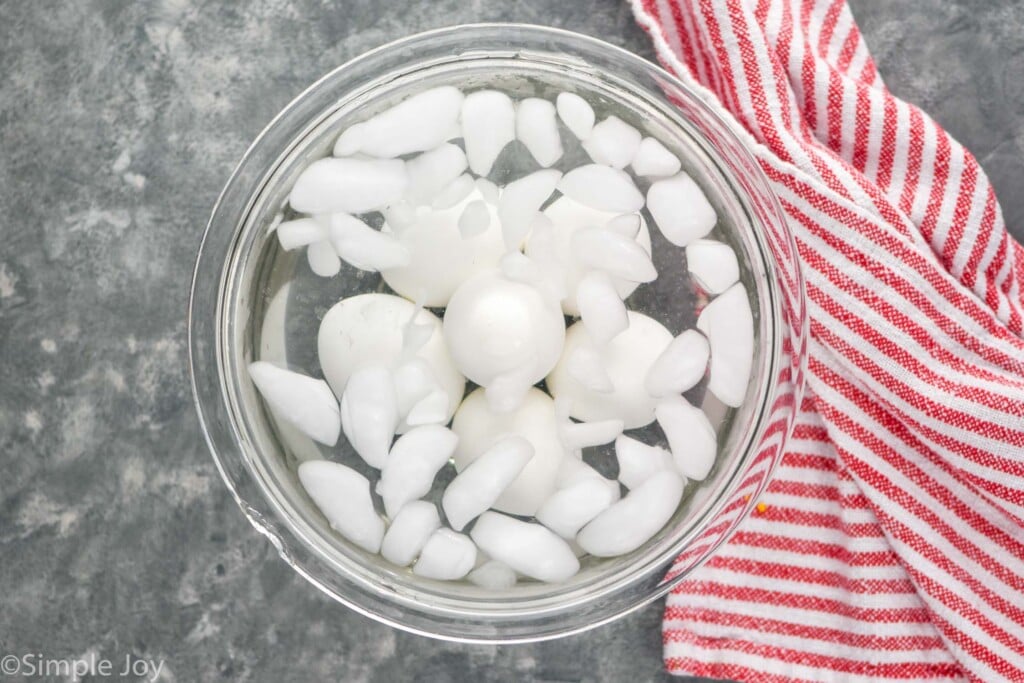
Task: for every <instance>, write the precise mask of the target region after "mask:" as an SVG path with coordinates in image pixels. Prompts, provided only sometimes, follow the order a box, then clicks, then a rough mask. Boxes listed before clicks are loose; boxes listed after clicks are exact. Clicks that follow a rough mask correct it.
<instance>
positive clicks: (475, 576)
mask: <svg viewBox="0 0 1024 683" xmlns="http://www.w3.org/2000/svg"><path fill="white" fill-rule="evenodd" d="M466 578H467V579H468V580H469V582H470V583H472V584H475V585H477V586H480V587H481V588H486V589H488V590H492V591H500V590H508V589H509V588H511V587H512V586H514V585H516V573H515V571H514V570H513V569H512V568H511V567H509V566H508V565H507V564H504V563H502V562H498V561H497V560H488V561H487V562H484V563H483V564H482V565H480V566H479V567H477V568H476V569H474V570H473V571H471V572H470V573H469V576H467V577H466Z"/></svg>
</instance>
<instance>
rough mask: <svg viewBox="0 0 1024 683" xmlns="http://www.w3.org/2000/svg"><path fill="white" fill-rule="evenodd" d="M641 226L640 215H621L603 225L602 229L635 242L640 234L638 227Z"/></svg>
mask: <svg viewBox="0 0 1024 683" xmlns="http://www.w3.org/2000/svg"><path fill="white" fill-rule="evenodd" d="M642 225H643V221H641V220H640V214H638V213H622V214H619V215H618V216H615V217H614V218H612V219H611V220H609V221H608V222H607V223H605V224H604V227H605V228H607V229H608V230H611V231H612V232H617V233H619V234H620V235H622V236H623V237H628V238H629V239H631V240H635V239H636V238H637V236H638V235H639V234H640V227H641V226H642Z"/></svg>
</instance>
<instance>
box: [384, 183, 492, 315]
mask: <svg viewBox="0 0 1024 683" xmlns="http://www.w3.org/2000/svg"><path fill="white" fill-rule="evenodd" d="M482 197H483V195H481V194H480V193H479V192H478V191H476V190H474V191H473V192H471V193H470V194H469V196H468V197H466V198H465V199H463V200H462V201H461V202H459V203H458V204H456V205H455V206H453V207H451V208H448V209H441V210H437V209H429V208H421V209H420V210H419V211H417V213H416V219H415V221H413V223H412V224H411V225H409V226H406V227H405V228H403V229H401V230H392V228H391V226H390V225H388V224H386V223H385V224H384V226H383V227H382V228H381V232H383V233H391V232H394V233H397V239H398V243H399V244H401V245H402V246H404V247H405V248H406V249H408V250H409V263H408V265H405V266H402V267H399V268H387V269H384V270H382V271H381V274H382V275H383V276H384V281H385V282H387V283H388V286H389V287H391V289H393V290H395V291H396V292H398V293H399V294H401V295H402V296H404V297H406V298H407V299H410V300H413V301H420V302H422V303H423V305H424V306H432V307H437V306H447V305H448V300H449V299H450V298H451V296H452V294H453V293H454V292H455V290H456V289H457V288H458V286H459V285H460V284H462V283H463V282H464V281H466V280H468V279H469V278H471V277H473V276H474V275H476V274H477V273H479V272H482V271H484V270H489V269H491V268H495V267H497V265H498V262H499V261H500V260H501V256H502V254H504V253H505V244H504V242H503V240H502V233H501V223H500V222H499V221H498V212H497V209H495V208H494V207H493V206H491V205H489V204H488V205H485V206H484V207H483V208H484V210H485V211H486V212H487V215H488V217H489V218H488V223H487V225H486V226H485V228H484V230H482V231H481V232H480V234H478V235H475V236H474V237H473V239H465V238H464V237H463V235H462V231H461V230H460V229H459V219H460V218H461V217H462V214H463V212H464V211H465V210H466V209H467V207H468V205H470V204H473V203H474V202H477V201H478V200H480V199H482Z"/></svg>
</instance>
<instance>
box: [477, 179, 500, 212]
mask: <svg viewBox="0 0 1024 683" xmlns="http://www.w3.org/2000/svg"><path fill="white" fill-rule="evenodd" d="M476 189H477V192H479V193H480V196H481V197H483V198H484V201H485V202H487V203H488V204H490V205H491V206H497V205H498V199H499V198H500V195H501V192H500V191H499V190H498V186H497V185H495V184H494V183H492V182H491V181H490V180H488V179H487V178H477V179H476Z"/></svg>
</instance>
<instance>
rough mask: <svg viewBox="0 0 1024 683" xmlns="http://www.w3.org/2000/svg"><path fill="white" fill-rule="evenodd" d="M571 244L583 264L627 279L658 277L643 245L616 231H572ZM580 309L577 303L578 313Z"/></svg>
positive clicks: (651, 279)
mask: <svg viewBox="0 0 1024 683" xmlns="http://www.w3.org/2000/svg"><path fill="white" fill-rule="evenodd" d="M571 245H572V251H573V253H574V254H575V256H576V258H577V259H578V260H579V262H580V263H582V264H583V265H584V266H586V267H589V268H593V269H596V270H603V271H605V272H606V273H607V274H609V275H614V276H615V277H620V278H622V279H624V280H629V281H630V282H652V281H653V280H655V279H656V278H657V277H658V271H656V270H655V269H654V263H653V262H652V261H651V257H650V256H649V255H648V254H647V252H646V251H644V248H643V247H641V246H640V245H639V244H637V243H636V241H635V240H631V239H629V238H628V237H623V236H622V235H620V234H619V233H617V232H612V231H611V230H608V229H606V228H583V229H582V230H577V231H576V232H575V233H574V234H573V236H572V243H571ZM613 290H614V288H613ZM578 296H579V294H578V292H577V298H578ZM616 298H618V297H617V296H616ZM577 303H579V302H578V301H577ZM620 303H621V302H620ZM582 310H583V309H582V306H581V308H580V312H581V313H582Z"/></svg>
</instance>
